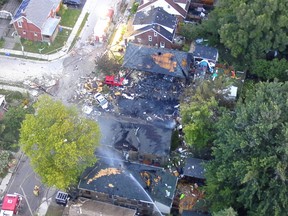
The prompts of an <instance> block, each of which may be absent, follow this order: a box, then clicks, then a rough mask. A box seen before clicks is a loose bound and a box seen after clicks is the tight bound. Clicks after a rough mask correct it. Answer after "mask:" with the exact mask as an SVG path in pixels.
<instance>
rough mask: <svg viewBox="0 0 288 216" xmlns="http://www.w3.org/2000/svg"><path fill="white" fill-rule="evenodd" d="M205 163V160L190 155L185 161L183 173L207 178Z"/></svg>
mask: <svg viewBox="0 0 288 216" xmlns="http://www.w3.org/2000/svg"><path fill="white" fill-rule="evenodd" d="M204 163H205V160H201V159H197V158H192V157H188V158H187V159H186V162H185V167H184V168H183V174H184V175H185V176H189V177H193V178H199V179H205V176H204V173H205V169H204V167H203V164H204Z"/></svg>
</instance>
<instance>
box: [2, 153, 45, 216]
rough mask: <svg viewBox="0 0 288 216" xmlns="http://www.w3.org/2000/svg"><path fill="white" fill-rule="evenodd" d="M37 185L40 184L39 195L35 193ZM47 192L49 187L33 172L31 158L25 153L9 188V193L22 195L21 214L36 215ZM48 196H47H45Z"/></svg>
mask: <svg viewBox="0 0 288 216" xmlns="http://www.w3.org/2000/svg"><path fill="white" fill-rule="evenodd" d="M35 185H38V186H40V194H39V196H35V195H34V194H33V188H34V186H35ZM46 192H47V188H46V187H45V186H44V185H43V184H42V183H41V181H40V179H39V177H38V176H37V175H36V174H35V173H34V172H33V170H32V168H31V166H30V164H29V159H28V158H27V156H25V155H23V156H22V158H21V160H20V162H19V167H18V169H17V171H16V172H15V173H14V174H13V176H12V179H11V180H10V185H9V186H8V188H7V193H11V194H13V193H18V194H20V195H21V196H22V201H23V202H22V204H23V205H22V207H21V210H20V214H21V215H27V216H29V215H31V216H33V215H34V212H35V211H36V210H37V209H38V207H39V206H40V204H41V202H42V199H43V198H44V196H45V194H46ZM45 198H46V197H45Z"/></svg>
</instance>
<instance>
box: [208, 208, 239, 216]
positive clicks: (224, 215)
mask: <svg viewBox="0 0 288 216" xmlns="http://www.w3.org/2000/svg"><path fill="white" fill-rule="evenodd" d="M212 215H213V216H237V215H238V214H237V212H236V211H235V210H234V209H233V208H232V207H230V208H227V209H223V210H221V211H218V212H215V213H213V214H212Z"/></svg>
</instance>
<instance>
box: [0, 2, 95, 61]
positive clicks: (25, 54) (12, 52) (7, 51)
mask: <svg viewBox="0 0 288 216" xmlns="http://www.w3.org/2000/svg"><path fill="white" fill-rule="evenodd" d="M90 1H91V0H90ZM90 1H89V0H87V2H86V4H85V5H84V7H83V9H82V11H81V14H80V16H79V18H78V20H77V22H76V24H75V26H74V27H73V30H72V32H71V34H70V36H69V38H68V40H67V42H66V45H65V46H64V47H62V49H61V50H60V51H58V52H56V53H53V54H49V55H47V54H40V53H30V52H25V50H24V52H22V51H19V50H10V49H2V48H1V49H0V53H3V54H5V55H6V56H10V55H18V56H23V57H30V58H36V59H42V60H46V61H53V60H56V59H59V58H61V57H63V56H66V54H67V53H68V51H69V49H70V47H71V45H72V42H73V40H74V38H75V37H76V34H77V32H78V30H79V28H80V26H81V23H82V21H83V20H84V18H85V15H86V13H87V12H88V11H89V6H90V4H89V3H90Z"/></svg>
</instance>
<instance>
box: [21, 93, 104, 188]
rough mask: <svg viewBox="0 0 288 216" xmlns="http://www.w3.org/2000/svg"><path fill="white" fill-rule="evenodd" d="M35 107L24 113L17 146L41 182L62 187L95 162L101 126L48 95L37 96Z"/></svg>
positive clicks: (72, 181)
mask: <svg viewBox="0 0 288 216" xmlns="http://www.w3.org/2000/svg"><path fill="white" fill-rule="evenodd" d="M34 108H35V114H27V115H26V117H25V120H24V121H23V123H22V125H21V129H20V146H21V148H22V150H23V152H24V153H25V154H26V155H28V157H29V158H30V159H31V164H32V167H33V168H34V171H35V172H36V173H37V174H38V175H39V176H40V177H41V179H42V182H43V183H45V184H46V185H48V186H56V187H57V188H59V189H62V190H65V189H67V187H69V186H70V185H72V184H76V183H77V180H78V177H79V175H81V173H82V172H83V171H84V169H85V168H87V167H88V166H91V165H93V164H94V163H95V162H96V158H95V155H94V152H95V149H96V147H97V145H98V144H99V139H100V129H99V127H98V125H97V124H96V123H95V122H94V121H92V120H88V119H85V118H83V117H80V116H79V114H78V113H77V109H76V108H75V107H74V108H73V107H72V108H70V107H65V106H64V105H63V104H62V103H61V102H60V101H53V100H52V99H51V98H50V97H48V96H43V97H41V98H39V100H38V102H36V103H35V104H34Z"/></svg>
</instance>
